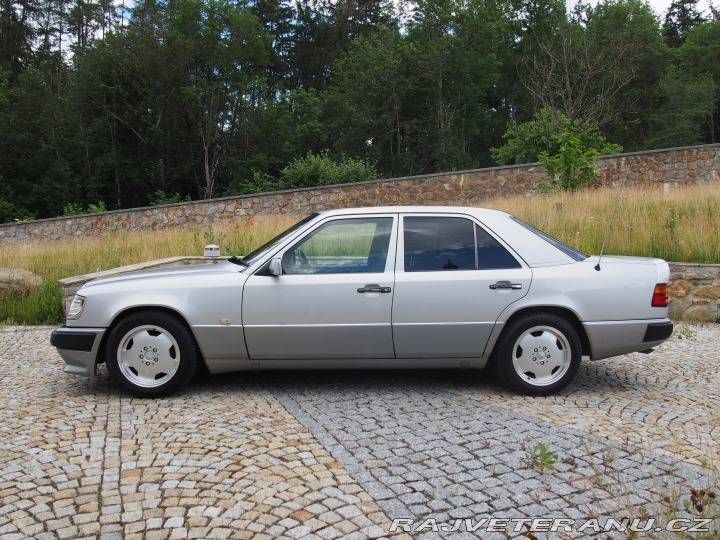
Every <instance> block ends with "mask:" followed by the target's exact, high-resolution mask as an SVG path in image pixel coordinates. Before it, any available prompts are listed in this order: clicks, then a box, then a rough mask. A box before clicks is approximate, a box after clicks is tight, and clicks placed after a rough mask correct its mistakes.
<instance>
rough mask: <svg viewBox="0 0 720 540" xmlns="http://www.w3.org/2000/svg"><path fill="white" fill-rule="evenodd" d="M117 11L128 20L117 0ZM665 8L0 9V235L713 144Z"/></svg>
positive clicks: (695, 75) (703, 41)
mask: <svg viewBox="0 0 720 540" xmlns="http://www.w3.org/2000/svg"><path fill="white" fill-rule="evenodd" d="M127 1H129V0H127ZM719 15H720V14H719V13H718V10H717V9H716V8H714V7H713V6H712V5H711V6H710V9H709V10H707V12H703V11H700V10H699V9H698V5H697V0H674V1H673V2H672V4H671V5H670V7H669V9H668V11H667V12H666V13H664V14H656V13H655V12H654V11H653V10H652V8H651V7H650V5H649V4H647V3H645V2H643V1H641V0H604V1H601V2H600V3H598V4H597V5H595V6H590V5H585V4H582V3H579V4H577V5H576V6H575V7H574V8H573V9H572V10H568V9H567V8H566V6H565V2H564V0H563V1H558V0H418V1H417V2H408V1H395V2H390V1H385V0H333V1H330V0H296V1H295V2H290V1H288V0H139V1H137V2H134V3H132V4H125V3H122V4H118V3H117V2H116V1H115V0H97V1H96V2H93V1H89V0H0V223H2V222H12V221H17V220H26V219H33V218H44V217H52V216H58V215H71V214H77V213H82V212H86V211H102V210H105V209H119V208H129V207H138V206H146V205H153V204H162V203H170V202H178V201H181V200H195V199H203V198H211V197H218V196H223V195H235V194H245V193H253V192H259V191H272V190H277V189H286V188H294V187H303V186H306V185H319V184H329V183H341V182H350V181H356V180H367V179H372V178H380V177H384V178H391V177H399V176H407V175H415V174H424V173H433V172H441V171H452V170H462V169H471V168H478V167H484V166H491V165H496V164H511V163H528V162H534V161H537V160H538V159H542V158H543V157H545V158H546V159H547V158H548V156H552V155H553V153H554V152H557V151H558V147H559V146H561V145H563V144H565V145H567V144H569V142H568V141H570V143H573V144H576V145H577V147H578V148H580V149H581V151H582V152H585V153H586V154H587V153H588V152H590V155H596V154H597V153H610V152H617V151H621V150H622V151H638V150H647V149H654V148H666V147H674V146H685V145H692V144H700V143H715V142H717V141H718V140H720V127H719V126H720V17H719Z"/></svg>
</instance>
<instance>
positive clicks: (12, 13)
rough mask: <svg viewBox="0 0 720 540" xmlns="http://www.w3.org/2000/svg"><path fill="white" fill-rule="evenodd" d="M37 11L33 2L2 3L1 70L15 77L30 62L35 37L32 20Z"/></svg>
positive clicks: (7, 0) (25, 0)
mask: <svg viewBox="0 0 720 540" xmlns="http://www.w3.org/2000/svg"><path fill="white" fill-rule="evenodd" d="M37 9H38V8H37V5H36V4H35V3H34V2H33V0H1V1H0V69H3V70H7V71H9V72H10V73H11V74H12V75H13V76H14V77H17V76H18V75H20V73H21V72H22V70H23V69H25V67H27V65H28V63H29V62H30V59H31V56H32V43H33V40H34V37H35V31H34V29H33V27H32V20H33V17H34V15H35V13H36V12H37Z"/></svg>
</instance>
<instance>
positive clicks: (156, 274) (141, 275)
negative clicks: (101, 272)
mask: <svg viewBox="0 0 720 540" xmlns="http://www.w3.org/2000/svg"><path fill="white" fill-rule="evenodd" d="M244 269H245V267H244V266H239V265H237V264H233V263H230V262H227V261H222V262H220V261H218V262H213V263H209V264H199V265H188V266H176V267H172V268H156V269H154V270H139V271H136V272H127V273H125V274H118V275H115V276H106V277H100V278H97V279H93V280H92V281H88V282H87V283H86V284H85V285H84V287H83V289H87V288H93V287H97V286H99V285H106V284H110V283H120V282H136V281H140V280H155V279H168V278H170V279H172V278H175V277H177V278H187V277H191V276H203V275H208V274H226V273H238V272H242V271H243V270H244Z"/></svg>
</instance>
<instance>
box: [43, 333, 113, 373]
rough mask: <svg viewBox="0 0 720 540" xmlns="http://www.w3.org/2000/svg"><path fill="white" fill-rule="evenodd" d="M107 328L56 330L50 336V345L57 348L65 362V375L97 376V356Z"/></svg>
mask: <svg viewBox="0 0 720 540" xmlns="http://www.w3.org/2000/svg"><path fill="white" fill-rule="evenodd" d="M105 330H106V329H105V328H69V327H67V326H61V327H60V328H56V329H55V330H54V331H53V333H52V335H51V336H50V344H51V345H52V346H54V347H57V350H58V354H60V356H61V357H62V359H63V360H64V361H65V369H64V370H63V371H64V372H65V373H72V374H73V375H85V376H90V375H95V373H96V370H97V355H98V350H99V348H100V343H101V341H102V336H103V334H104V333H105Z"/></svg>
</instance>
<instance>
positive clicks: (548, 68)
mask: <svg viewBox="0 0 720 540" xmlns="http://www.w3.org/2000/svg"><path fill="white" fill-rule="evenodd" d="M590 13H591V12H589V11H585V12H580V13H576V15H575V17H574V19H572V20H570V21H567V22H565V23H563V24H562V25H561V26H560V27H559V28H558V31H557V33H556V34H555V35H554V36H541V37H540V38H539V39H536V40H535V42H534V43H533V47H532V48H531V50H532V52H530V53H529V54H528V55H527V56H526V57H525V59H524V62H525V68H526V72H527V79H526V80H525V81H523V82H524V84H525V87H526V88H527V90H528V92H529V93H530V95H531V97H532V99H533V101H534V103H535V106H536V109H541V108H551V109H558V110H560V111H562V113H563V114H564V115H565V116H566V117H567V118H569V119H571V120H575V119H579V118H583V119H586V120H589V121H592V122H595V123H597V124H600V125H602V124H605V123H607V122H609V121H610V119H611V117H612V114H613V105H614V103H615V100H616V98H617V96H618V95H619V93H620V91H621V90H622V89H623V88H624V87H626V86H627V85H628V84H629V83H630V82H631V81H632V80H633V78H634V76H635V73H634V70H633V66H632V65H629V66H628V65H626V60H627V56H628V53H629V50H630V45H629V44H628V42H627V41H624V40H621V41H619V42H618V43H617V47H615V48H614V49H611V50H608V48H607V45H608V44H607V43H606V42H604V41H603V40H601V39H600V36H599V35H598V34H597V33H594V32H591V31H589V28H588V18H589V17H590Z"/></svg>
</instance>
